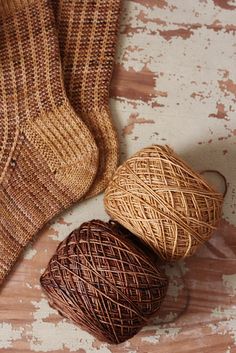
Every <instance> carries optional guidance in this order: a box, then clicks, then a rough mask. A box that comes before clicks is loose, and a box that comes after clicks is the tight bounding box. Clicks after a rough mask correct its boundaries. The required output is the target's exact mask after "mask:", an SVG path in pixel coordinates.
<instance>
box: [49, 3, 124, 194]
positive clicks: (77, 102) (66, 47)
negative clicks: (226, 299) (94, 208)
mask: <svg viewBox="0 0 236 353" xmlns="http://www.w3.org/2000/svg"><path fill="white" fill-rule="evenodd" d="M53 6H54V10H55V16H56V19H57V26H58V33H59V42H60V49H61V57H62V63H63V73H64V81H65V87H66V91H67V95H68V98H69V99H70V102H71V104H72V106H73V108H74V109H75V111H76V112H78V113H80V115H81V118H82V119H83V121H84V122H85V123H86V125H87V126H88V127H89V129H90V131H91V132H92V134H93V135H94V137H95V140H96V143H97V146H98V148H99V157H100V160H99V168H98V174H97V177H96V179H95V182H94V184H93V186H92V188H91V189H90V191H89V193H88V195H86V196H87V197H91V196H93V195H96V194H98V193H99V192H101V191H102V190H104V189H105V187H106V186H107V184H108V182H109V180H110V179H111V177H112V175H113V173H114V172H115V170H116V168H117V163H118V141H117V135H116V132H115V129H114V127H113V125H112V119H111V113H110V109H109V104H108V102H109V86H110V80H111V76H112V69H113V64H114V56H115V48H116V41H117V28H118V23H119V13H120V7H121V0H109V1H107V0H83V1H82V0H70V1H68V0H55V1H53Z"/></svg>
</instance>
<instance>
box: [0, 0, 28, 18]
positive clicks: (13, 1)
mask: <svg viewBox="0 0 236 353" xmlns="http://www.w3.org/2000/svg"><path fill="white" fill-rule="evenodd" d="M34 1H35V0H0V16H5V15H9V14H11V13H14V12H15V11H17V10H20V9H22V8H23V7H25V6H29V5H31V4H32V3H33V2H34Z"/></svg>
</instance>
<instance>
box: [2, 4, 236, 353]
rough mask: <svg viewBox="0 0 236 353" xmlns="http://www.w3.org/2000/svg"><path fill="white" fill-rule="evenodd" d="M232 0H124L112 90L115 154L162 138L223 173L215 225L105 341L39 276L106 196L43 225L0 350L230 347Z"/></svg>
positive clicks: (5, 311) (234, 145)
mask: <svg viewBox="0 0 236 353" xmlns="http://www.w3.org/2000/svg"><path fill="white" fill-rule="evenodd" d="M235 23H236V1H233V0H231V1H230V0H196V1H195V0H194V1H193V0H191V1H184V0H180V1H176V0H125V1H124V9H123V16H122V23H121V28H120V43H119V48H118V53H117V61H116V68H115V72H114V79H113V82H112V89H111V95H112V99H111V104H112V110H113V116H114V122H115V124H116V126H117V129H118V131H119V135H120V141H121V146H122V148H121V150H122V160H124V159H125V158H127V157H128V156H129V155H131V154H132V153H134V152H135V151H137V150H139V149H140V148H142V147H144V146H147V145H149V144H151V143H160V144H165V143H168V144H169V145H170V146H171V147H172V148H174V149H175V150H176V151H177V152H178V153H179V154H180V155H181V156H182V157H183V158H185V159H186V160H187V161H188V162H189V163H190V164H191V165H192V166H193V167H194V168H196V169H197V170H204V169H209V168H210V169H217V170H219V171H220V172H221V173H223V174H224V175H225V176H226V178H227V181H228V194H227V196H226V199H225V205H224V215H223V220H222V223H221V226H220V228H219V230H218V231H217V232H216V234H215V235H214V237H213V238H212V240H211V241H210V242H209V243H208V244H206V245H205V246H204V247H202V249H201V250H200V251H199V252H198V253H197V254H196V256H194V257H192V258H189V259H187V260H185V261H182V262H181V263H180V264H178V265H175V266H168V267H167V268H166V272H167V274H168V275H169V277H170V280H171V284H170V288H169V291H168V296H167V298H166V300H165V303H164V305H163V308H162V310H161V313H160V315H159V317H158V318H156V319H155V320H154V321H153V322H152V323H150V325H149V326H148V327H145V328H144V330H143V331H142V332H141V333H140V334H138V335H137V336H136V337H134V338H133V339H131V340H130V341H128V342H126V343H124V344H121V345H119V346H109V345H106V344H102V343H100V342H98V341H96V340H95V339H94V338H93V337H92V336H90V335H89V334H87V333H86V332H84V331H82V330H81V329H79V328H77V327H75V326H74V325H72V324H71V323H69V322H68V321H66V320H64V319H62V318H61V317H60V316H59V315H58V314H57V313H56V312H55V311H54V310H52V309H51V308H50V307H49V306H48V304H47V301H46V298H45V296H44V295H43V293H42V291H41V289H40V286H39V277H40V274H41V273H42V271H43V269H44V268H45V266H46V264H47V262H48V260H49V258H50V256H51V255H52V254H53V252H54V251H55V249H56V246H57V244H58V242H59V241H60V240H62V239H64V237H65V236H66V235H68V234H69V232H70V231H71V230H73V229H74V228H75V227H77V226H79V225H80V224H81V222H83V221H85V220H88V219H91V218H101V219H104V220H106V219H107V216H106V215H105V212H104V209H103V205H102V195H101V196H99V197H97V198H95V199H93V200H89V201H86V202H83V203H81V204H79V205H78V206H76V207H74V208H73V209H71V210H69V211H68V212H67V213H66V214H64V215H63V216H61V217H60V218H58V219H57V220H55V222H53V223H51V225H49V226H48V227H47V228H46V229H45V230H44V231H42V233H41V234H40V236H37V239H36V242H35V243H34V244H33V245H32V246H30V247H29V248H28V250H27V251H26V252H25V254H24V256H23V257H22V259H21V260H20V261H19V263H18V265H17V266H16V267H15V269H14V271H13V272H12V274H11V275H10V277H9V278H8V280H7V282H6V283H5V286H4V287H3V288H2V290H1V293H0V351H1V352H7V353H17V352H19V353H30V352H59V353H62V352H78V353H146V352H148V353H154V352H155V353H156V352H161V353H172V352H175V353H177V352H181V353H212V352H214V353H235V352H236V215H235V210H236V208H235V204H236V193H235V188H236V167H235V165H236V164H235V161H236V115H235V107H236V104H235V103H236V65H235V62H236V36H235V32H236V25H235Z"/></svg>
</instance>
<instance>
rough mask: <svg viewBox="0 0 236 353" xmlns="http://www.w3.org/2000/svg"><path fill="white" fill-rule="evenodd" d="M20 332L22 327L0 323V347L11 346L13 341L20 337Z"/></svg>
mask: <svg viewBox="0 0 236 353" xmlns="http://www.w3.org/2000/svg"><path fill="white" fill-rule="evenodd" d="M22 332H23V328H19V329H14V328H13V327H12V325H11V324H8V323H4V322H3V323H0V348H2V349H6V348H11V347H12V346H13V342H14V341H17V340H19V339H21V337H22Z"/></svg>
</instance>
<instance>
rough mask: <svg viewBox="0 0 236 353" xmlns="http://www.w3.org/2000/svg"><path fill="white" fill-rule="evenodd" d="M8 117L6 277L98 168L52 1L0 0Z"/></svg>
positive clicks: (1, 90) (3, 108)
mask: <svg viewBox="0 0 236 353" xmlns="http://www.w3.org/2000/svg"><path fill="white" fill-rule="evenodd" d="M0 122H1V131H0V146H1V149H0V283H1V282H2V280H3V278H4V277H5V276H6V274H7V273H8V272H9V270H10V269H11V267H12V266H13V264H14V262H15V261H16V259H17V258H18V256H19V254H20V253H21V251H22V249H23V248H24V247H25V246H26V244H27V243H28V242H29V240H30V239H31V238H32V237H33V236H34V235H35V234H36V233H37V231H38V230H39V229H40V228H42V226H43V225H44V224H45V223H46V222H47V221H48V220H50V219H51V218H52V217H53V216H55V215H56V214H58V213H59V212H60V211H62V210H63V209H65V208H66V207H68V206H70V205H71V204H72V203H74V202H75V201H77V200H79V199H80V198H81V197H82V196H83V195H84V194H85V193H86V192H87V190H88V189H89V187H90V185H91V184H92V182H93V180H94V177H95V174H96V170H97V159H98V157H97V156H98V153H97V148H96V145H95V142H94V140H93V138H92V136H91V134H90V132H89V130H88V129H87V127H86V126H85V125H84V123H83V122H82V121H81V120H80V119H79V118H78V116H76V114H75V113H74V111H73V110H72V108H71V106H70V104H69V102H68V100H67V98H66V95H65V90H64V88H63V84H62V73H61V66H60V58H59V47H58V43H57V37H56V35H55V24H54V16H53V12H52V9H51V8H50V5H49V1H47V0H34V1H33V0H0Z"/></svg>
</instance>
